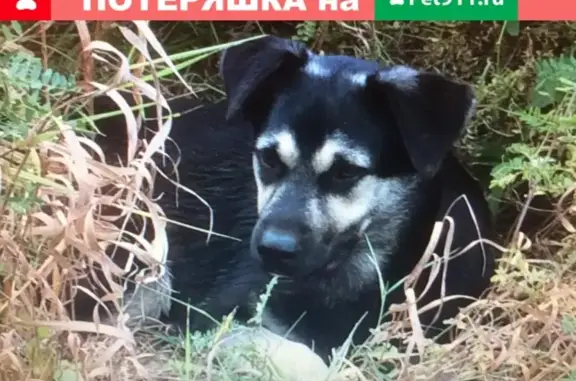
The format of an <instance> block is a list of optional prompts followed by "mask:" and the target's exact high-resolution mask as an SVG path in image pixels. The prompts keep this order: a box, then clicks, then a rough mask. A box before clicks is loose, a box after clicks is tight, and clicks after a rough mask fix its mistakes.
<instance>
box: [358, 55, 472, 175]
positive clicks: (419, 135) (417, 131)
mask: <svg viewBox="0 0 576 381" xmlns="http://www.w3.org/2000/svg"><path fill="white" fill-rule="evenodd" d="M366 86H367V89H369V91H370V93H371V94H372V95H374V94H375V93H374V92H376V93H377V98H376V99H377V100H376V101H377V102H378V103H379V104H380V105H381V102H382V101H384V102H386V103H387V108H388V109H389V112H391V114H392V117H393V119H394V120H395V122H396V125H397V126H398V128H399V130H400V134H401V136H402V139H403V140H404V144H405V146H406V150H407V152H408V155H409V156H410V159H411V161H412V164H413V165H414V167H415V168H416V170H417V171H418V172H420V173H421V174H423V175H425V176H433V175H434V174H435V173H436V172H437V171H438V169H439V168H440V166H441V165H442V161H443V159H444V158H445V157H446V155H447V154H448V153H449V152H450V151H451V150H452V147H453V145H454V143H455V142H456V140H458V138H459V137H460V135H461V134H462V132H463V131H464V129H465V127H466V124H467V123H468V121H469V119H470V117H471V116H472V114H473V112H474V108H475V104H476V100H475V96H474V92H473V90H472V88H471V87H470V86H469V85H467V84H463V83H459V82H456V81H453V80H451V79H448V78H447V77H445V76H443V75H440V74H436V73H431V72H418V71H416V70H414V69H411V68H408V67H402V66H398V67H393V68H389V69H384V70H381V71H379V72H378V73H376V74H374V75H372V76H370V77H369V78H368V80H367V83H366ZM382 98H384V99H382ZM373 101H374V100H373Z"/></svg>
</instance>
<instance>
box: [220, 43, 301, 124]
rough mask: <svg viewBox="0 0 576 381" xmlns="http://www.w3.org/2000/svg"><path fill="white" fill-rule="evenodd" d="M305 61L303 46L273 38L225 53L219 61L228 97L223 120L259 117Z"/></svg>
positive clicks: (228, 50) (232, 48) (239, 46)
mask: <svg viewBox="0 0 576 381" xmlns="http://www.w3.org/2000/svg"><path fill="white" fill-rule="evenodd" d="M307 61H308V50H307V49H306V46H305V45H304V44H302V43H301V42H298V41H292V40H287V39H284V38H279V37H274V36H265V37H262V38H258V39H256V40H252V41H248V42H244V43H242V44H238V45H234V46H232V47H230V48H228V49H227V50H225V51H224V53H223V54H222V58H221V60H220V75H221V77H222V79H223V81H224V87H225V90H226V95H227V96H228V110H227V115H226V117H227V118H231V117H233V116H235V115H237V114H239V113H241V114H243V116H244V117H245V118H247V119H254V118H257V117H258V116H262V115H261V114H262V112H264V111H266V107H269V106H270V102H271V98H272V97H273V96H274V95H275V93H276V92H277V91H278V90H279V88H280V87H281V86H282V85H284V84H285V83H287V81H289V77H290V75H291V74H293V73H295V72H296V71H297V70H298V69H299V68H301V67H302V66H304V65H305V64H306V62H307Z"/></svg>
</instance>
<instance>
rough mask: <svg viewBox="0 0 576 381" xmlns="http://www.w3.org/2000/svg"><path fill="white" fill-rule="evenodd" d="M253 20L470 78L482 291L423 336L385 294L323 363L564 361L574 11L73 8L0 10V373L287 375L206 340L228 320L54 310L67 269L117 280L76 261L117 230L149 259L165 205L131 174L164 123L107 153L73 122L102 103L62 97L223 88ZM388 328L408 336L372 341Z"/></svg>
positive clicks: (492, 368) (467, 365) (518, 373)
mask: <svg viewBox="0 0 576 381" xmlns="http://www.w3.org/2000/svg"><path fill="white" fill-rule="evenodd" d="M262 33H275V34H279V35H282V36H285V37H292V38H297V39H300V40H303V41H305V42H306V43H308V44H309V45H310V46H312V47H313V48H314V49H315V50H320V51H326V52H342V53H346V54H354V55H357V56H362V57H367V58H375V59H379V60H381V61H383V62H385V63H405V64H411V65H414V66H416V67H420V68H424V69H431V70H440V71H442V72H445V73H447V74H450V75H454V76H456V77H458V78H461V79H464V80H466V81H469V82H471V83H473V84H475V88H476V93H477V97H478V105H479V107H478V112H477V116H476V118H475V119H474V121H473V122H472V124H471V126H470V128H469V131H468V134H467V136H466V137H465V138H463V139H462V140H461V142H460V144H459V154H460V155H461V156H462V157H463V158H464V159H465V160H466V161H467V162H468V163H471V170H472V171H473V173H474V174H475V175H476V177H478V179H479V180H480V181H481V182H482V183H483V184H484V185H485V186H486V187H487V188H488V194H489V199H490V202H491V207H492V210H493V211H494V213H495V216H496V219H497V226H498V230H499V233H500V235H501V241H502V242H503V245H504V246H505V247H501V249H502V250H503V251H504V252H505V254H504V257H503V259H502V261H501V262H500V264H499V269H498V272H497V274H496V275H495V276H494V278H493V288H492V290H491V292H490V293H489V294H488V296H487V298H486V299H483V300H481V301H478V302H475V303H474V304H473V305H471V306H470V307H469V308H467V309H466V310H465V311H463V312H462V313H461V314H460V315H459V316H458V317H457V318H455V319H454V320H455V321H454V324H457V325H458V326H460V327H461V328H463V329H464V330H463V333H462V334H461V335H460V336H459V337H458V338H457V340H456V341H455V342H453V343H451V344H449V345H444V346H441V345H436V344H433V343H430V342H428V341H426V340H423V339H422V337H421V336H420V335H419V326H418V321H417V318H415V314H414V311H413V310H412V309H411V307H410V304H409V303H408V304H405V305H400V306H394V308H392V311H393V314H394V317H395V319H394V320H393V321H391V322H389V323H385V324H384V325H383V326H382V327H381V328H380V329H378V330H376V331H375V333H374V335H373V337H372V338H371V339H370V340H369V342H367V343H366V344H365V345H363V346H361V347H359V348H355V351H354V355H353V356H351V357H349V358H347V359H345V358H339V361H337V364H336V365H335V368H334V369H333V372H332V377H331V379H333V380H358V381H361V380H383V379H384V380H388V379H398V380H438V381H440V380H458V381H460V380H462V381H464V380H520V379H521V380H530V381H536V380H545V381H548V380H563V381H570V380H576V374H575V373H574V369H576V363H575V360H574V359H576V342H575V341H576V291H574V290H576V276H575V273H574V269H575V266H574V263H575V262H576V254H575V253H576V225H575V222H574V212H575V210H576V206H575V205H576V204H575V201H574V200H575V197H574V192H575V190H576V186H575V185H574V184H576V181H575V180H576V159H575V157H576V116H575V115H576V114H575V112H574V107H576V105H575V102H576V59H574V58H572V53H573V41H574V40H575V39H576V24H574V23H569V22H556V23H520V24H519V23H510V22H509V23H493V22H483V23H417V22H381V23H374V22H304V23H292V22H275V23H257V22H245V23H241V22H234V23H197V22H182V23H169V22H156V23H151V24H150V25H148V24H146V23H117V24H116V23H109V22H92V23H85V22H80V21H78V22H74V23H39V24H18V23H11V24H3V25H1V26H0V84H1V86H0V94H1V95H0V101H1V103H0V125H1V126H2V129H1V130H0V164H1V165H0V175H1V188H0V194H1V198H0V201H1V204H0V205H1V206H2V212H3V220H2V223H1V228H0V248H1V251H0V271H1V273H0V277H1V279H2V289H3V291H2V294H0V295H1V296H0V317H1V320H0V379H6V380H15V379H18V380H37V379H39V380H58V381H60V380H62V381H68V380H148V379H152V380H175V379H179V380H180V379H182V380H209V379H212V380H232V381H237V380H238V381H239V380H255V379H262V380H266V379H284V380H287V379H289V378H288V376H287V375H281V374H278V372H279V369H275V368H274V367H273V366H271V364H270V362H266V361H265V360H264V359H261V358H260V357H261V356H260V355H259V354H257V353H251V352H250V351H251V350H253V349H254V348H251V347H250V346H248V347H246V348H245V350H244V351H242V350H241V351H239V350H232V351H226V350H224V352H222V353H223V355H221V356H216V349H217V346H216V342H217V341H218V339H219V338H220V337H222V335H223V334H224V333H225V332H229V331H232V332H233V331H234V330H238V329H241V328H240V327H237V326H236V325H235V324H234V322H233V321H232V320H230V319H228V320H225V321H224V324H222V327H221V328H220V329H218V330H216V331H214V332H211V333H209V334H206V335H197V334H195V333H192V332H189V333H188V335H187V337H186V338H184V339H183V340H182V339H180V338H175V337H173V336H171V335H169V334H168V333H167V332H166V331H165V328H164V327H162V326H161V325H159V326H158V327H156V328H155V329H146V330H142V329H138V328H134V327H133V326H131V325H130V324H128V323H129V322H127V321H125V320H124V319H122V318H120V319H118V320H117V321H116V320H102V321H100V322H97V323H86V322H80V321H75V320H71V319H69V317H67V316H66V314H65V311H64V305H65V304H66V303H67V299H68V297H69V291H68V290H70V285H71V284H76V283H78V282H80V283H79V284H80V286H78V287H76V290H79V291H80V292H82V291H83V290H84V291H89V292H90V291H91V292H92V293H95V294H97V295H96V296H97V297H100V298H107V299H109V300H116V299H117V297H119V296H120V295H121V294H122V291H123V289H124V287H125V285H124V284H123V282H117V281H115V282H112V289H111V290H100V289H97V288H94V289H89V287H88V286H89V285H90V283H86V282H87V280H86V274H87V273H91V271H87V270H86V269H87V268H88V269H94V268H97V267H99V268H101V269H104V270H103V273H104V274H105V275H106V276H108V277H110V276H112V275H117V276H119V277H120V278H122V277H123V275H124V271H123V268H122V266H113V265H112V264H111V263H110V261H109V260H108V259H107V258H108V257H107V256H106V255H103V250H104V249H105V248H106V247H108V246H110V245H113V244H114V243H115V242H118V241H120V242H122V244H123V245H124V246H125V247H127V248H129V249H130V251H131V252H132V253H133V255H135V256H137V257H138V259H140V260H141V261H144V262H145V263H148V264H150V271H149V272H147V273H145V274H140V275H141V276H140V277H139V278H138V279H143V280H144V281H153V280H155V279H157V278H159V277H161V276H162V273H161V270H159V269H160V267H159V266H158V263H161V262H163V261H164V258H165V252H164V251H163V250H162V247H163V245H162V239H163V238H162V237H164V236H163V234H162V232H163V230H164V228H165V226H166V225H167V224H170V223H173V222H171V221H167V220H166V218H165V217H164V216H163V213H162V210H161V209H159V208H158V207H157V205H156V204H155V203H154V202H153V200H151V198H150V196H149V189H147V188H148V187H147V186H146V179H147V178H148V177H149V176H151V174H153V173H154V172H155V171H156V170H157V169H156V168H154V166H153V164H152V162H151V160H150V158H151V156H152V155H154V154H155V152H158V151H159V150H162V146H163V143H164V141H165V140H166V134H167V133H168V131H169V127H170V125H169V123H166V122H164V124H163V125H162V128H161V130H160V131H161V133H160V134H159V135H158V137H157V139H156V140H154V141H153V142H152V143H151V144H150V145H148V146H145V145H141V144H139V142H138V141H137V140H136V139H135V138H133V139H132V140H131V141H130V144H129V149H128V151H127V156H128V158H127V164H126V165H120V164H118V163H115V162H105V161H104V160H103V155H102V154H101V153H100V152H99V148H100V147H97V146H95V145H94V143H93V142H92V141H91V140H90V139H89V138H88V137H89V131H91V130H92V128H91V125H90V119H92V120H94V119H95V118H99V117H104V115H100V116H92V117H78V115H77V113H76V114H75V112H77V111H78V107H79V106H81V105H84V104H86V102H87V101H89V100H90V98H91V97H92V96H93V95H94V94H95V93H98V92H102V91H104V90H105V89H109V88H112V90H110V91H109V94H110V96H111V97H113V98H114V97H116V95H115V94H118V91H119V90H120V89H123V88H128V89H138V90H140V91H143V92H147V94H148V95H152V96H156V95H159V96H160V97H161V98H160V99H161V100H162V97H164V99H168V98H170V97H172V96H177V95H181V94H185V93H194V94H196V95H197V96H199V97H202V98H205V99H217V98H220V97H222V91H221V88H220V84H219V82H218V79H217V69H216V68H217V57H216V55H215V53H216V52H217V51H218V50H220V49H221V48H222V47H224V46H225V44H227V43H229V42H230V41H234V40H239V39H242V38H250V37H254V36H257V35H260V34H262ZM89 52H91V53H89ZM123 111H124V112H125V111H127V110H126V109H124V110H123ZM164 111H165V113H168V110H164ZM127 128H128V130H129V131H135V129H136V128H137V124H136V121H131V122H128V123H127ZM87 136H88V137H87ZM111 209H114V210H118V211H121V212H122V213H120V214H119V215H118V216H114V215H112V214H110V213H109V211H110V210H111ZM135 214H136V215H140V216H145V217H147V218H148V219H149V220H150V221H151V223H152V226H153V229H154V231H155V236H156V237H158V238H157V239H156V240H155V241H153V242H145V241H143V240H138V239H137V237H129V236H126V234H122V233H123V232H122V231H121V229H119V227H121V226H123V225H124V224H125V221H128V217H130V216H131V215H132V216H133V215H135ZM164 239H165V238H164ZM436 251H437V252H439V250H436ZM427 254H428V255H429V256H432V252H429V253H427ZM129 260H132V258H129ZM418 270H419V269H416V270H415V271H416V272H417V271H418ZM82 282H84V283H82ZM149 284H150V283H148V285H149ZM397 286H398V287H399V286H400V285H397ZM142 287H147V284H144V285H143V286H142ZM408 296H409V297H410V296H411V295H410V292H409V291H408ZM257 320H258V319H257V318H256V322H257ZM391 337H404V338H406V340H407V341H408V342H409V343H412V344H411V345H410V346H409V347H410V348H411V350H410V351H405V352H400V351H398V350H396V349H395V348H391V347H390V346H388V345H386V342H387V341H388V340H389V339H390V338H391ZM295 350H298V348H296V349H295ZM293 353H296V352H293ZM415 356H416V357H418V358H419V359H420V362H419V363H418V364H414V363H412V361H411V358H413V357H415ZM215 357H217V358H218V361H216V362H214V361H212V360H213V359H214V358H215ZM246 359H248V360H249V361H250V362H255V361H264V362H259V363H257V364H256V365H254V364H253V365H252V366H248V367H247V366H246V361H245V360H246ZM283 361H288V362H290V361H294V360H287V359H284V360H283ZM271 377H272V378H271Z"/></svg>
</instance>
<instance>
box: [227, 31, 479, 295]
mask: <svg viewBox="0 0 576 381" xmlns="http://www.w3.org/2000/svg"><path fill="white" fill-rule="evenodd" d="M221 74H222V77H223V79H224V84H225V88H226V92H227V95H228V117H229V118H233V117H241V118H243V119H244V120H246V121H248V122H249V123H250V124H251V126H252V127H253V129H254V133H255V136H256V139H255V144H254V154H253V166H254V176H255V180H256V184H257V188H258V212H259V220H258V223H257V224H256V226H255V228H254V231H253V234H252V242H251V244H252V252H253V254H254V255H257V256H258V257H259V258H261V260H262V262H263V264H264V266H265V268H266V269H267V270H268V271H270V272H272V273H279V274H282V275H286V276H289V277H291V278H293V279H294V278H298V279H300V280H310V282H305V281H304V282H298V284H300V285H303V284H307V285H310V286H311V287H312V286H313V287H314V288H316V289H318V288H319V289H324V290H327V289H330V290H331V291H330V292H331V293H332V294H333V293H334V292H336V293H338V291H337V290H342V292H341V294H342V296H344V295H347V296H353V294H355V293H354V292H351V291H354V290H356V291H358V290H360V289H362V287H363V285H365V284H367V283H373V282H374V280H375V277H377V275H378V273H377V270H376V264H375V262H374V259H375V261H376V263H378V266H381V265H382V264H383V263H385V261H386V255H387V253H391V252H392V251H393V250H395V244H396V238H397V235H398V233H399V231H400V229H401V228H402V224H403V223H404V221H405V220H406V219H407V218H408V217H409V214H410V205H411V203H412V202H413V200H414V197H415V195H416V194H417V192H418V186H419V184H420V183H421V182H422V181H426V179H430V178H432V177H434V176H435V174H436V173H437V171H438V170H439V168H440V166H441V165H442V161H443V159H444V158H445V157H446V155H447V154H448V153H449V152H450V151H451V149H452V145H453V144H454V142H455V140H457V139H458V137H459V135H460V134H461V132H462V130H463V129H464V127H465V124H466V122H467V120H468V118H469V117H470V115H471V113H472V109H473V106H474V96H473V92H472V90H471V88H470V87H469V86H467V85H464V84H460V83H457V82H454V81H451V80H449V79H447V78H445V77H443V76H441V75H439V74H435V73H423V72H418V71H416V70H414V69H412V68H409V67H405V66H393V67H388V68H382V67H380V66H379V65H378V63H376V62H373V61H366V60H361V59H356V58H352V57H347V56H335V55H316V54H314V53H312V52H311V51H309V50H308V49H306V47H305V46H304V45H303V44H301V43H299V42H296V41H291V40H285V39H281V38H277V37H272V36H267V37H264V38H261V39H257V40H253V41H250V42H246V43H243V44H240V45H236V46H234V47H232V48H229V49H228V50H227V51H226V52H225V54H224V55H223V57H222V62H221ZM365 235H366V236H367V237H368V240H367V239H366V238H365ZM367 241H369V242H370V244H369V243H368V242H367ZM370 246H372V248H371V247H370ZM372 249H373V250H372ZM371 252H373V253H374V254H375V258H374V256H371Z"/></svg>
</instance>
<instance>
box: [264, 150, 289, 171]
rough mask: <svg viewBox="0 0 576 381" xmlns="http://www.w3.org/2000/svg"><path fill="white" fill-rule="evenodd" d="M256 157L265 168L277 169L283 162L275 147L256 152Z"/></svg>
mask: <svg viewBox="0 0 576 381" xmlns="http://www.w3.org/2000/svg"><path fill="white" fill-rule="evenodd" d="M258 159H259V160H260V163H261V164H262V165H263V166H264V167H265V168H270V169H279V168H282V167H283V165H284V163H282V160H280V156H278V152H276V150H275V149H272V148H267V149H263V150H261V151H259V152H258Z"/></svg>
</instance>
